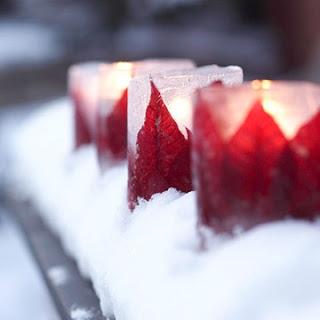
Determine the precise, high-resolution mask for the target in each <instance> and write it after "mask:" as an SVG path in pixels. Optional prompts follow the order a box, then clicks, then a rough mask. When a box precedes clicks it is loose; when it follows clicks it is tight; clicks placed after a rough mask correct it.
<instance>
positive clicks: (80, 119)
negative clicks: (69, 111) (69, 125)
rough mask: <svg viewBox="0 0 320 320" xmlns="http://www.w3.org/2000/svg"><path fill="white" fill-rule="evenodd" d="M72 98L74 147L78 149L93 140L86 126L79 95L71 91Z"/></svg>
mask: <svg viewBox="0 0 320 320" xmlns="http://www.w3.org/2000/svg"><path fill="white" fill-rule="evenodd" d="M71 94H72V99H73V103H74V109H73V110H74V111H73V112H74V134H75V137H74V138H75V148H76V149H78V148H80V147H81V146H83V145H86V144H90V143H92V142H93V137H92V135H91V133H90V130H89V128H88V124H87V121H86V119H85V115H84V114H83V111H82V110H81V101H80V96H79V95H78V94H77V93H76V92H73V93H71Z"/></svg>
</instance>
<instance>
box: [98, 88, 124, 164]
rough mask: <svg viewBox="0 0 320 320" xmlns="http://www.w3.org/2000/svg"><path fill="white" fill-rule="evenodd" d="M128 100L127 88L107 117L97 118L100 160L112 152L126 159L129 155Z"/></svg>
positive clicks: (112, 154) (116, 157) (114, 156)
mask: <svg viewBox="0 0 320 320" xmlns="http://www.w3.org/2000/svg"><path fill="white" fill-rule="evenodd" d="M127 101H128V90H127V89H126V90H125V91H124V92H123V94H122V96H121V98H120V99H119V100H118V102H117V103H116V104H115V106H114V107H113V110H112V112H111V113H110V114H109V115H108V116H107V117H106V118H102V117H98V120H97V141H96V144H97V150H98V157H99V159H100V162H103V161H104V159H105V158H106V157H107V155H109V154H111V156H112V157H113V158H114V159H125V158H126V155H127Z"/></svg>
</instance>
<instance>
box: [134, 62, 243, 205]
mask: <svg viewBox="0 0 320 320" xmlns="http://www.w3.org/2000/svg"><path fill="white" fill-rule="evenodd" d="M216 81H222V82H223V83H224V84H225V85H233V84H239V83H241V82H242V70H241V68H239V67H234V66H230V67H226V68H221V67H218V66H215V65H214V66H206V67H202V68H197V69H192V70H183V71H168V72H165V73H159V74H153V75H152V76H148V75H144V76H140V77H136V78H134V79H133V80H132V81H131V82H130V85H129V100H128V172H129V177H128V201H129V207H130V209H133V208H134V207H135V205H136V204H137V202H138V199H139V198H142V199H146V200H149V199H150V198H151V196H152V195H153V194H155V193H159V192H163V191H165V190H167V189H169V188H171V187H172V188H176V189H177V190H179V191H182V192H188V191H190V190H192V183H191V171H190V141H191V139H192V133H191V131H190V130H191V121H192V105H193V103H192V94H193V92H194V90H196V89H197V88H200V87H204V86H208V85H210V84H211V83H215V82H216Z"/></svg>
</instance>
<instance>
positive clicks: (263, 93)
mask: <svg viewBox="0 0 320 320" xmlns="http://www.w3.org/2000/svg"><path fill="white" fill-rule="evenodd" d="M196 96H197V97H196V100H197V102H196V107H195V114H194V118H193V121H194V122H193V133H194V140H193V159H194V161H193V164H194V173H195V177H194V181H195V187H196V191H197V199H198V210H199V221H200V223H201V224H204V225H207V226H210V227H212V228H213V229H214V230H215V231H216V232H227V233H232V232H233V231H235V230H239V228H240V229H248V228H251V227H252V226H255V225H257V224H260V223H263V222H267V221H273V220H278V219H282V218H285V217H289V216H291V217H293V218H308V219H312V218H314V217H315V215H316V214H317V213H319V212H320V144H319V140H320V113H319V106H320V89H319V87H318V86H316V85H313V84H309V83H299V82H277V81H275V82H274V81H272V82H271V81H268V80H263V81H257V80H256V81H253V82H251V83H246V84H244V85H241V86H236V87H232V88H223V87H220V88H218V87H212V88H205V89H201V90H199V92H198V93H197V95H196Z"/></svg>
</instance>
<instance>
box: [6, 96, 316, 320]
mask: <svg viewBox="0 0 320 320" xmlns="http://www.w3.org/2000/svg"><path fill="white" fill-rule="evenodd" d="M71 121H72V119H71V108H70V104H69V102H68V100H59V101H57V102H54V103H52V104H50V105H48V106H44V107H43V108H42V109H41V110H40V111H37V112H36V113H35V114H34V115H32V116H31V117H30V118H29V119H28V120H27V121H26V122H25V124H24V125H22V126H20V128H19V129H18V132H17V134H16V135H15V137H14V139H13V142H12V147H11V151H12V155H13V159H12V160H13V162H12V166H13V169H14V174H15V177H16V179H17V181H18V182H19V183H17V182H16V184H15V185H19V186H20V189H21V192H24V193H25V194H27V195H29V196H30V197H31V198H32V199H33V201H34V203H35V204H36V205H37V206H38V207H39V209H40V211H41V213H42V214H43V216H44V217H45V219H46V221H47V222H48V223H49V224H50V225H51V227H52V228H53V229H54V230H55V231H56V232H57V234H58V235H59V236H60V237H61V239H62V241H63V243H64V246H65V248H66V250H67V251H68V252H69V253H71V254H72V255H73V256H74V257H75V259H76V260H77V262H78V265H79V267H80V269H81V270H82V272H83V274H84V275H86V276H87V277H89V278H90V279H91V280H92V282H93V285H94V288H95V290H96V292H97V295H98V296H99V298H100V301H101V307H102V310H103V312H104V314H105V315H110V314H112V313H114V314H115V316H116V319H117V320H142V319H143V320H144V319H153V320H160V319H161V320H163V319H166V320H177V319H184V320H191V319H192V320H194V319H202V320H212V319H215V320H278V319H279V320H280V319H281V320H287V319H288V320H289V319H290V320H305V319H308V320H313V319H317V320H318V319H319V318H320V285H319V283H320V272H319V270H320V245H319V244H320V232H319V231H320V227H319V224H316V223H309V222H302V221H299V222H298V221H290V220H287V221H282V222H277V223H270V224H265V225H262V226H259V227H256V228H254V229H253V230H251V231H249V232H246V233H242V234H240V235H239V236H237V237H236V238H232V239H228V238H222V237H220V236H217V235H215V234H214V233H212V232H210V231H208V230H206V232H205V234H206V238H207V249H206V250H200V238H199V234H198V231H197V228H196V205H195V194H194V192H190V193H188V194H181V193H179V192H177V191H175V190H173V189H171V190H168V191H166V192H164V193H163V194H159V195H155V196H154V197H153V199H152V200H151V201H149V202H146V201H142V202H141V203H140V204H139V206H138V207H137V208H136V210H135V212H134V213H133V214H130V213H129V211H128V209H127V203H126V184H127V167H126V163H121V164H119V165H117V166H114V167H112V168H111V169H109V170H108V171H107V172H105V174H104V175H103V176H102V177H101V176H100V175H99V170H98V167H97V164H96V159H95V151H94V148H93V147H87V148H83V149H82V150H80V151H79V152H77V153H74V154H72V152H71V150H72V132H71V128H72V126H71ZM86 311H87V310H86ZM81 314H82V313H81V312H79V310H77V308H76V309H75V311H74V314H73V315H71V316H72V318H76V319H77V318H78V319H83V318H81ZM84 314H86V312H84ZM84 319H86V318H84Z"/></svg>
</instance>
